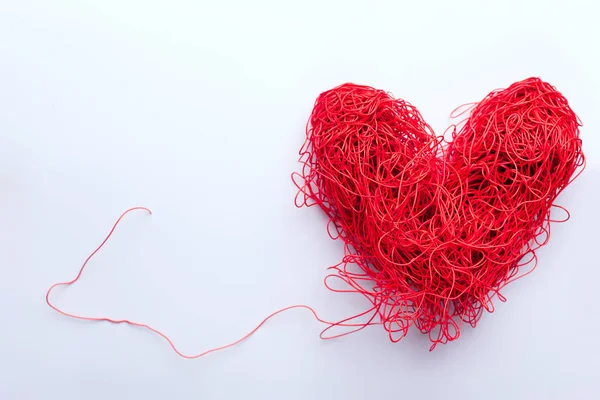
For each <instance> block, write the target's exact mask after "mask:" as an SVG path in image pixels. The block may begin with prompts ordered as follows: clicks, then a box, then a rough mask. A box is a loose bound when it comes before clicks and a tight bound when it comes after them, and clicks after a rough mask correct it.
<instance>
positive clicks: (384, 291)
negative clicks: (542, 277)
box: [294, 78, 584, 349]
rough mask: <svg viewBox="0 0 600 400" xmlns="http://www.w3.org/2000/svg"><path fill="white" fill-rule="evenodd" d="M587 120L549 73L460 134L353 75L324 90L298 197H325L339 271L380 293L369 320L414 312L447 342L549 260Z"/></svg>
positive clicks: (391, 323) (500, 99)
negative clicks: (559, 200)
mask: <svg viewBox="0 0 600 400" xmlns="http://www.w3.org/2000/svg"><path fill="white" fill-rule="evenodd" d="M579 126H580V123H579V120H578V118H577V116H576V115H575V113H574V112H573V111H572V110H571V108H570V107H569V105H568V103H567V100H566V99H565V97H563V96H562V95H561V94H560V93H559V92H558V91H557V90H556V89H555V88H554V87H553V86H551V85H549V84H548V83H546V82H543V81H542V80H540V79H537V78H529V79H526V80H523V81H521V82H517V83H514V84H513V85H511V86H510V87H508V88H507V89H503V90H496V91H493V92H491V93H490V94H489V95H488V96H486V97H485V98H484V99H483V100H482V101H481V102H480V103H478V104H477V105H475V106H474V107H472V108H471V109H470V115H469V117H468V118H467V119H466V120H464V121H462V122H461V123H459V124H458V125H454V126H452V141H451V142H446V141H445V140H444V138H443V137H442V136H436V135H435V134H434V132H433V130H432V129H431V127H430V126H429V125H427V123H425V121H424V120H423V118H422V117H421V115H420V114H419V112H418V111H417V109H416V108H415V107H414V106H412V105H411V104H409V103H407V102H406V101H404V100H401V99H395V98H393V97H392V96H391V95H390V94H388V93H386V92H384V91H382V90H378V89H374V88H372V87H368V86H360V85H355V84H350V83H347V84H343V85H341V86H338V87H336V88H334V89H332V90H329V91H327V92H324V93H322V94H321V95H320V96H319V97H318V98H317V100H316V102H315V106H314V109H313V112H312V115H311V117H310V120H309V125H308V126H307V138H306V142H305V144H304V146H303V147H302V149H301V151H300V154H301V158H300V161H301V162H302V163H303V169H302V172H301V173H300V174H295V176H294V181H295V182H296V185H297V186H298V188H299V193H298V196H297V201H296V204H297V206H299V207H300V206H303V205H306V206H313V205H318V206H319V207H320V208H321V209H322V210H323V211H324V212H325V213H326V214H327V216H328V217H329V219H330V222H329V225H328V230H329V232H330V236H331V237H332V238H338V237H339V238H341V239H342V240H343V242H344V244H345V246H344V249H345V255H344V258H343V260H342V262H341V263H340V264H338V265H336V266H333V267H331V268H332V269H334V270H335V272H334V274H333V275H330V276H329V278H331V277H332V276H334V277H337V278H340V279H342V280H344V281H345V282H346V283H347V284H348V285H349V286H350V288H351V289H349V290H350V291H355V292H358V293H361V294H362V295H364V296H365V297H366V298H367V299H369V301H370V302H371V303H372V305H373V307H372V309H371V310H370V311H372V314H371V318H370V319H369V321H368V322H366V323H365V324H364V325H370V324H381V325H383V326H384V328H385V329H386V330H387V331H388V333H389V337H390V339H391V340H392V341H398V340H400V339H401V338H402V337H404V336H405V335H406V334H407V332H408V330H409V328H410V327H411V326H412V325H414V326H415V327H416V328H417V329H418V330H419V331H421V332H422V333H425V334H428V335H429V338H430V340H431V342H432V346H431V349H433V348H435V346H436V345H437V344H438V343H447V342H448V341H452V340H455V339H457V338H458V337H459V334H460V330H461V326H462V324H463V322H466V323H468V324H470V325H471V326H473V327H474V326H475V325H476V323H477V321H478V320H479V319H480V317H481V315H482V313H483V310H487V311H488V312H492V311H493V309H494V307H493V303H492V300H493V298H494V297H495V296H498V298H499V299H500V300H501V301H504V300H505V298H504V297H503V296H502V295H501V294H500V290H501V289H502V288H503V287H504V286H506V285H507V284H508V283H510V282H512V281H514V280H516V279H518V278H520V277H522V276H524V275H526V274H528V273H530V272H531V271H532V270H533V268H535V265H536V264H537V258H536V254H535V251H536V250H537V249H538V248H539V247H541V246H543V245H544V244H546V243H547V241H548V238H549V234H550V222H551V219H550V211H551V208H552V207H553V206H554V207H559V206H556V205H553V202H554V200H555V199H556V197H557V196H558V194H559V193H560V192H561V191H562V190H563V189H564V188H565V187H566V186H567V185H568V184H569V183H570V182H571V180H572V179H574V178H575V177H576V176H577V175H578V174H577V175H575V173H576V172H577V171H578V170H579V172H581V170H582V168H580V167H582V166H583V165H584V156H583V153H582V150H581V140H580V138H579ZM560 208H562V207H560ZM563 210H564V209H563ZM565 211H566V210H565ZM566 219H568V213H567V218H566ZM566 219H564V220H566ZM553 222H554V221H553ZM351 265H358V267H360V268H359V270H358V271H357V270H356V269H353V268H351V267H350V266H351ZM524 266H528V267H527V268H523V267H524ZM326 284H327V279H326ZM363 314H365V313H361V314H360V315H363ZM346 326H354V325H346Z"/></svg>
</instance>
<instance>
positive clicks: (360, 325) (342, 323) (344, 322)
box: [46, 207, 371, 359]
mask: <svg viewBox="0 0 600 400" xmlns="http://www.w3.org/2000/svg"><path fill="white" fill-rule="evenodd" d="M135 210H143V211H146V212H148V213H149V214H152V211H150V209H148V208H146V207H133V208H130V209H128V210H127V211H125V212H124V213H123V214H121V216H120V217H119V218H118V219H117V221H116V222H115V223H114V225H113V227H112V229H111V230H110V232H109V233H108V235H107V236H106V238H105V239H104V240H103V241H102V243H100V245H99V246H98V247H97V248H96V249H95V250H94V251H93V252H92V253H91V254H90V255H89V256H88V257H87V258H86V260H85V261H84V263H83V265H82V266H81V268H80V269H79V272H78V273H77V276H75V278H74V279H72V280H70V281H68V282H59V283H55V284H53V285H52V286H50V288H49V289H48V292H47V293H46V303H47V304H48V306H50V307H51V308H52V309H53V310H55V311H57V312H58V313H60V314H62V315H64V316H67V317H70V318H75V319H80V320H85V321H104V322H110V323H113V324H127V325H131V326H137V327H140V328H145V329H148V330H149V331H151V332H154V333H156V334H157V335H159V336H161V337H162V338H163V339H165V340H166V341H167V342H168V343H169V345H170V346H171V348H172V349H173V350H174V351H175V353H177V355H179V356H181V357H183V358H187V359H194V358H200V357H202V356H205V355H207V354H209V353H214V352H216V351H219V350H224V349H226V348H228V347H232V346H235V345H236V344H238V343H240V342H242V341H244V340H246V339H247V338H248V337H250V336H251V335H252V334H253V333H254V332H256V331H257V330H258V329H259V328H260V327H261V326H263V325H264V324H265V323H266V322H267V321H268V320H269V319H271V318H273V317H274V316H276V315H277V314H280V313H282V312H284V311H287V310H292V309H296V308H303V309H306V310H308V311H310V312H311V313H312V314H313V316H314V317H315V319H316V320H317V321H319V322H321V323H323V324H326V325H327V327H326V328H325V329H324V330H323V331H322V332H321V338H322V339H333V338H338V337H341V336H345V335H348V334H350V333H354V332H356V331H358V330H361V329H363V328H364V327H365V326H367V325H369V323H366V324H363V323H349V322H348V321H351V320H353V319H355V318H358V317H360V316H363V315H365V314H367V313H368V312H369V311H371V310H367V311H365V312H363V313H360V314H357V315H356V316H353V317H350V318H346V319H344V320H342V321H338V322H329V321H326V320H324V319H322V318H321V317H319V316H318V315H317V313H316V311H315V310H314V309H313V308H312V307H309V306H307V305H304V304H297V305H292V306H288V307H284V308H281V309H279V310H277V311H275V312H273V313H272V314H269V315H268V316H267V317H266V318H264V319H263V320H262V321H261V322H260V323H259V324H258V325H257V326H256V327H255V328H254V329H252V330H251V331H250V332H249V333H247V334H245V335H244V336H242V337H241V338H240V339H238V340H236V341H234V342H232V343H229V344H226V345H223V346H219V347H215V348H212V349H209V350H206V351H203V352H201V353H199V354H194V355H187V354H184V353H182V352H181V351H179V350H178V349H177V347H176V346H175V344H174V343H173V341H172V340H171V339H170V338H169V337H168V336H167V335H165V334H164V333H162V332H161V331H159V330H158V329H155V328H153V327H152V326H150V325H147V324H143V323H139V322H134V321H130V320H127V319H119V320H117V319H112V318H108V317H86V316H81V315H76V314H72V313H68V312H65V311H63V310H61V309H60V308H58V307H56V306H55V305H54V304H52V303H51V301H50V294H51V292H52V290H54V288H56V287H58V286H70V285H72V284H74V283H75V282H77V281H78V280H79V278H81V275H82V274H83V271H84V269H85V268H86V266H87V264H88V263H89V261H90V260H91V259H92V258H93V257H94V256H95V255H96V253H98V251H100V249H102V247H104V245H105V244H106V242H108V239H110V237H111V236H112V234H113V232H114V231H115V229H116V228H117V226H118V225H119V222H121V220H122V219H123V217H125V215H127V214H128V213H130V212H131V211H135ZM334 327H354V328H356V329H354V330H351V331H347V332H344V333H340V334H337V335H333V336H325V335H324V334H325V332H327V331H328V330H330V329H332V328H334Z"/></svg>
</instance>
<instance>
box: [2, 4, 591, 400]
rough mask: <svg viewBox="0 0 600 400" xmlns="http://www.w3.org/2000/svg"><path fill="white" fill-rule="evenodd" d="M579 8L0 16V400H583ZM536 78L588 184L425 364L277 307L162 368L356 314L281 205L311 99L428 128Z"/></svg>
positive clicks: (112, 9)
mask: <svg viewBox="0 0 600 400" xmlns="http://www.w3.org/2000/svg"><path fill="white" fill-rule="evenodd" d="M597 4H598V2H597V1H595V0H589V1H562V2H559V1H551V0H540V1H495V2H486V1H479V0H473V1H464V0H461V1H447V0H443V1H439V2H431V1H417V0H412V1H389V2H382V1H372V2H367V1H363V2H356V1H349V0H345V1H338V2H332V1H320V0H315V1H308V0H303V1H294V2H290V1H281V0H278V1H270V2H269V1H264V0H253V1H236V2H234V1H212V2H207V1H191V0H190V1H172V0H171V1H167V0H164V1H149V0H140V1H132V0H128V1H124V0H110V1H108V0H96V1H91V0H86V1H82V0H73V1H66V0H64V1H48V0H39V1H31V0H19V1H16V0H15V1H11V0H3V1H0V272H1V276H0V315H1V321H2V322H1V325H0V399H3V400H5V399H6V400H13V399H107V398H109V399H137V398H140V399H141V398H145V399H187V398H190V399H192V398H193V399H228V398H243V399H258V398H261V399H265V398H267V399H271V398H272V399H365V398H373V399H379V398H416V399H429V398H439V399H442V398H444V399H598V398H600V350H599V348H598V332H599V331H600V312H599V308H598V282H599V281H600V272H599V271H600V268H599V267H600V262H599V261H598V260H599V257H598V248H599V246H598V236H599V235H598V229H599V227H600V213H599V211H598V198H599V197H598V196H600V189H599V187H600V185H599V184H600V179H599V168H600V165H599V161H598V156H599V155H600V139H599V133H600V74H598V71H600V51H599V48H598V40H599V39H600V25H599V24H598V21H597V18H598V15H599V11H600V10H599V8H598V7H599V6H598V5H597ZM529 76H539V77H542V78H543V79H544V80H547V81H549V82H550V83H552V84H553V85H555V86H557V88H558V89H559V90H560V91H561V92H563V94H565V96H567V98H568V99H569V101H570V103H571V105H572V107H573V108H574V110H575V111H576V112H577V113H578V115H579V116H580V117H581V119H582V120H583V123H584V127H583V129H582V138H583V142H584V152H585V154H586V156H587V159H588V168H587V170H586V171H585V172H584V174H583V175H582V176H581V177H580V178H579V179H578V180H577V181H576V182H575V183H574V184H573V185H572V186H571V187H569V188H568V190H567V191H566V192H565V193H564V194H563V195H562V196H561V197H560V199H559V200H560V201H559V203H560V204H562V205H564V206H566V207H567V208H568V209H569V210H570V211H571V212H572V219H571V220H570V221H569V222H568V223H565V224H560V225H555V226H554V227H553V231H552V240H551V242H550V244H549V245H548V246H546V247H545V248H544V249H543V250H542V251H540V252H539V255H540V262H539V267H538V269H537V270H536V271H535V272H534V273H533V274H532V275H530V276H529V277H527V278H526V279H523V280H520V281H518V282H517V283H515V284H513V285H512V286H510V287H508V288H507V289H506V290H505V291H504V294H505V296H506V297H507V298H508V302H507V303H502V304H499V305H498V307H497V310H496V312H495V313H493V314H486V315H485V316H484V317H483V319H482V320H481V322H480V324H479V326H478V327H477V328H476V329H474V330H473V329H470V328H465V330H464V331H463V333H462V336H461V338H460V339H459V340H458V341H456V342H454V343H451V344H449V345H446V346H438V348H437V349H436V350H435V351H434V352H432V353H430V352H428V347H429V343H428V341H427V339H426V338H425V337H424V336H423V335H420V334H418V333H416V332H413V333H411V334H410V335H409V336H408V337H407V338H406V339H405V340H403V341H402V342H400V343H398V344H391V343H390V342H389V341H388V340H387V337H386V333H385V332H384V330H383V329H381V328H379V327H372V328H370V329H366V330H364V331H362V332H360V333H358V334H356V335H353V336H350V337H346V338H342V339H340V340H336V341H327V342H324V341H321V340H319V338H318V332H319V331H320V328H321V326H319V325H318V323H317V322H316V321H314V320H313V318H312V316H311V315H310V314H309V313H308V312H306V311H301V310H296V311H291V312H289V313H286V314H283V315H280V316H278V317H277V318H276V319H274V320H271V321H270V322H269V323H268V324H267V325H266V326H264V327H263V329H262V330H260V331H259V332H258V333H257V334H256V335H254V336H253V337H251V338H250V339H249V340H248V341H246V342H244V343H243V344H241V345H240V346H238V347H235V348H233V349H229V350H226V351H224V352H220V353H216V354H211V355H209V356H208V357H205V358H201V359H198V360H194V361H187V360H184V359H181V358H179V357H177V356H176V355H175V354H174V353H173V352H172V351H171V349H170V348H169V347H168V345H167V344H166V342H164V341H163V340H162V339H160V338H159V337H157V336H154V335H151V334H150V333H148V332H145V331H142V330H140V329H134V328H131V327H127V326H115V325H110V324H106V323H95V324H94V323H85V322H81V321H74V320H69V319H67V318H65V317H62V316H60V315H58V314H56V313H54V312H52V311H51V310H50V309H49V308H48V307H47V306H46V305H45V302H44V295H45V291H46V289H47V288H48V286H49V285H50V284H51V283H53V282H56V281H62V280H67V279H71V278H72V277H74V275H75V273H76V272H77V269H78V268H79V266H80V264H81V262H82V261H83V259H84V258H85V257H86V256H87V255H88V254H89V252H90V251H91V250H93V249H94V248H95V246H96V245H97V244H98V243H99V242H100V241H101V240H102V239H103V238H104V236H105V234H106V233H107V232H108V230H109V229H110V227H111V225H112V223H113V222H114V220H115V219H116V217H117V216H118V215H119V214H120V213H121V212H122V211H124V210H125V209H126V208H129V207H131V206H135V205H146V206H148V207H151V208H152V209H153V211H154V213H155V214H154V215H153V216H151V217H148V216H146V215H145V214H143V213H137V214H132V215H129V216H128V217H127V218H126V219H125V221H124V222H123V224H122V225H121V227H120V229H119V230H118V231H117V233H116V234H115V235H114V236H113V239H112V241H111V242H109V244H108V246H107V247H106V248H105V250H104V251H103V252H102V253H100V254H99V255H98V256H97V258H95V259H94V260H93V261H92V262H91V263H90V265H89V269H88V270H87V271H86V274H85V275H84V277H83V278H82V280H81V281H80V282H79V285H77V286H74V287H71V288H69V289H68V290H62V289H59V290H57V291H56V292H55V295H54V300H55V302H56V303H57V304H58V305H60V306H61V307H63V308H64V309H66V310H68V311H72V312H78V313H84V314H86V315H93V316H101V315H102V316H104V315H109V316H113V317H116V318H130V319H134V320H138V321H142V322H147V323H150V324H153V325H154V326H156V327H157V328H159V329H161V330H164V331H165V332H166V333H167V334H169V335H170V336H171V337H172V338H173V339H174V341H175V342H176V343H177V344H178V345H179V346H180V347H181V350H182V351H184V352H187V353H197V352H200V351H202V350H205V349H207V348H210V347H213V346H218V345H221V344H224V343H227V342H229V341H232V340H234V339H237V338H238V337H239V336H241V335H242V334H244V333H246V332H247V331H248V330H249V329H250V328H252V327H253V326H254V325H255V324H256V323H257V322H258V321H259V320H260V319H262V318H263V317H264V316H266V315H267V314H268V313H270V312H271V311H274V310H275V309H277V308H280V307H282V306H286V305H289V304H294V303H308V304H310V305H312V306H314V307H315V308H317V309H318V310H319V312H320V313H321V314H322V315H323V316H324V317H326V318H331V319H336V318H342V317H344V316H348V315H352V314H353V313H356V312H357V311H362V310H364V306H365V304H364V300H361V298H359V297H360V296H356V295H342V294H335V293H330V292H328V291H327V289H326V288H325V287H324V286H323V283H322V279H323V277H324V276H325V274H326V271H325V269H326V267H328V266H329V265H332V264H335V263H336V262H338V261H339V259H340V257H341V254H342V249H341V245H340V243H337V242H333V241H331V240H330V239H329V238H328V236H327V233H326V231H325V222H326V221H325V218H324V217H323V216H322V215H321V213H320V212H319V211H318V210H317V209H300V210H298V209H296V208H295V207H294V205H293V197H294V194H295V188H294V186H293V185H292V183H291V180H290V174H291V172H293V171H295V170H297V169H298V168H299V166H298V164H297V163H296V159H297V152H298V150H299V148H300V146H301V144H302V141H303V139H304V125H305V122H306V120H307V118H308V115H309V113H310V110H311V108H312V104H313V102H314V100H315V98H316V96H317V95H318V94H319V93H320V92H322V91H324V90H326V89H329V88H331V87H333V86H335V85H338V84H340V83H343V82H346V81H352V82H355V83H362V84H369V85H373V86H376V87H379V88H384V89H386V90H390V91H392V92H393V93H394V94H395V95H396V96H399V97H403V98H405V99H407V100H409V101H410V102H412V103H413V104H415V105H416V106H417V107H418V108H419V109H420V110H421V112H422V113H423V115H424V117H425V118H426V119H427V120H428V121H429V122H430V123H431V125H432V126H433V127H434V128H435V129H436V130H437V131H438V132H439V133H441V132H442V131H443V130H444V129H445V127H446V126H447V124H448V122H449V120H448V115H449V113H450V111H451V110H452V109H453V108H454V107H456V106H457V105H460V104H463V103H466V102H470V101H476V100H478V99H481V98H482V97H483V96H484V95H485V94H487V93H488V92H489V91H490V90H492V89H496V88H499V87H506V86H508V85H509V84H511V83H512V82H514V81H517V80H520V79H523V78H526V77H529Z"/></svg>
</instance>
